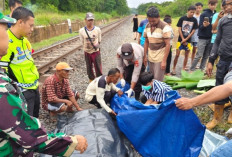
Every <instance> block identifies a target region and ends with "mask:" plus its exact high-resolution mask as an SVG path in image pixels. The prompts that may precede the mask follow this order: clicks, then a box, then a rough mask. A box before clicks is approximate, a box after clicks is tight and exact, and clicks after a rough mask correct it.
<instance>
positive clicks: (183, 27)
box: [172, 6, 198, 75]
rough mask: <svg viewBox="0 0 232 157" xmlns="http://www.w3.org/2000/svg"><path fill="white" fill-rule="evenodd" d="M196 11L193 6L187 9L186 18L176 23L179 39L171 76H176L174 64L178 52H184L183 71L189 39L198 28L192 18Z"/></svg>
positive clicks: (188, 49)
mask: <svg viewBox="0 0 232 157" xmlns="http://www.w3.org/2000/svg"><path fill="white" fill-rule="evenodd" d="M195 11H196V7H195V6H190V7H189V8H188V12H187V16H182V17H181V18H180V19H179V21H178V23H177V27H178V31H179V38H178V42H177V46H176V56H175V59H174V63H173V69H172V75H176V64H177V61H178V58H179V55H180V50H185V58H184V63H183V68H182V69H183V70H185V68H186V65H187V62H188V55H189V52H190V48H191V37H192V35H193V34H194V32H195V30H196V29H197V27H198V23H197V19H196V18H194V17H193V15H194V13H195Z"/></svg>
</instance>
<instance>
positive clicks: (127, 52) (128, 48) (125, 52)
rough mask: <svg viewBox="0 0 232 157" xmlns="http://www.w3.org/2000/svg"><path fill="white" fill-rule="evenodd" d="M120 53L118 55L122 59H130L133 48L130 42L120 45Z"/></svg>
mask: <svg viewBox="0 0 232 157" xmlns="http://www.w3.org/2000/svg"><path fill="white" fill-rule="evenodd" d="M121 52H122V54H121V55H120V56H121V57H122V58H123V59H132V57H133V48H132V45H131V44H130V43H126V44H123V45H122V48H121Z"/></svg>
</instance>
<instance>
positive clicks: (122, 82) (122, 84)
mask: <svg viewBox="0 0 232 157" xmlns="http://www.w3.org/2000/svg"><path fill="white" fill-rule="evenodd" d="M125 85H126V81H125V80H124V79H121V86H122V87H124V86H125Z"/></svg>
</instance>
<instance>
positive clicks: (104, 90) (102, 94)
mask: <svg viewBox="0 0 232 157" xmlns="http://www.w3.org/2000/svg"><path fill="white" fill-rule="evenodd" d="M119 77H120V71H119V70H118V69H117V68H113V69H111V70H110V71H109V72H108V75H107V76H104V75H102V76H100V77H98V78H95V79H94V80H93V81H92V82H91V83H90V84H89V85H88V87H87V90H86V95H85V100H86V101H87V102H89V103H90V104H94V105H96V106H97V107H98V108H104V109H105V110H106V111H107V112H108V113H110V114H113V115H115V116H116V115H117V114H116V113H115V112H114V111H113V110H112V109H111V108H110V107H109V106H108V105H107V104H108V103H110V100H111V99H112V98H113V97H114V95H115V94H116V93H118V95H119V96H121V95H122V94H123V92H122V91H121V90H120V89H119V88H117V87H116V86H115V84H116V83H117V82H118V79H119Z"/></svg>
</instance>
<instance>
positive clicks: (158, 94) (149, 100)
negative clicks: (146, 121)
mask: <svg viewBox="0 0 232 157" xmlns="http://www.w3.org/2000/svg"><path fill="white" fill-rule="evenodd" d="M153 78H154V76H153V74H152V73H149V72H144V73H142V74H141V75H140V82H141V84H142V89H143V93H144V96H143V97H142V98H141V102H142V103H144V104H145V105H151V104H159V103H162V102H163V101H164V100H165V93H166V92H168V91H170V90H172V88H171V87H170V86H169V85H167V84H166V83H163V82H161V81H158V80H153Z"/></svg>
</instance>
